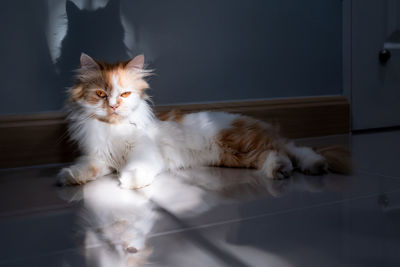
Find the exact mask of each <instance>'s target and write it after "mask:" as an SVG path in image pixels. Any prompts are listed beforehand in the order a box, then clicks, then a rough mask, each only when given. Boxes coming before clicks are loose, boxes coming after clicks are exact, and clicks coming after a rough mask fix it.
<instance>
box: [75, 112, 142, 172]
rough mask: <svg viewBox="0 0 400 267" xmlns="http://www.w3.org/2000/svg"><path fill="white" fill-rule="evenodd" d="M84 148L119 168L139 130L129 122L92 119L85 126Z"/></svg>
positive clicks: (132, 146)
mask: <svg viewBox="0 0 400 267" xmlns="http://www.w3.org/2000/svg"><path fill="white" fill-rule="evenodd" d="M82 130H83V140H82V141H83V142H81V144H82V147H83V149H84V150H85V151H86V153H87V154H89V155H92V156H94V157H96V158H98V159H99V160H102V161H104V163H106V164H107V165H109V166H111V167H113V168H115V169H119V168H121V167H122V166H123V165H124V164H125V161H126V157H127V154H128V153H129V152H130V151H131V150H132V149H133V148H134V146H135V140H137V136H138V134H139V133H138V130H137V128H136V126H135V125H134V124H131V123H129V122H125V123H119V124H108V123H104V122H101V121H98V120H95V119H93V120H90V121H88V122H86V123H85V125H84V126H83V129H82Z"/></svg>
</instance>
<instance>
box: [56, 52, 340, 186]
mask: <svg viewBox="0 0 400 267" xmlns="http://www.w3.org/2000/svg"><path fill="white" fill-rule="evenodd" d="M80 61H81V67H80V69H79V70H78V75H77V81H76V84H75V86H73V87H72V88H71V89H70V90H69V103H68V107H69V109H70V112H69V116H68V119H69V131H70V135H71V138H72V140H74V141H76V142H77V143H78V145H79V148H80V149H81V152H82V154H83V156H82V157H81V158H79V159H78V160H77V162H76V163H75V164H74V165H72V166H70V167H68V168H64V169H62V170H61V172H60V173H59V176H58V182H59V183H60V184H63V185H66V184H84V183H86V182H88V181H91V180H93V179H96V178H97V177H100V176H103V175H106V174H109V173H112V172H116V173H117V174H118V177H119V181H120V185H121V187H123V188H129V189H135V188H141V187H144V186H147V185H149V184H150V183H151V182H152V181H153V179H154V178H155V176H156V175H157V174H159V173H160V172H163V171H165V170H171V169H178V168H188V167H192V166H199V165H212V166H226V167H245V168H256V169H258V170H259V171H260V172H261V173H262V174H263V175H265V177H266V178H270V179H278V178H284V177H288V176H290V175H291V173H292V171H293V170H295V169H297V170H299V171H301V172H304V173H309V174H321V173H324V172H326V171H327V170H328V169H332V168H334V169H336V171H340V170H345V169H346V168H347V165H346V161H345V160H342V157H337V156H336V157H335V155H334V157H332V158H333V161H332V162H333V163H334V165H330V164H329V162H328V161H329V160H328V161H327V159H326V158H325V157H324V156H323V155H321V154H318V153H316V152H315V151H313V150H312V149H311V148H308V147H298V146H296V145H295V144H294V143H293V142H289V141H287V140H286V139H284V138H282V137H280V136H279V134H278V132H277V130H276V129H274V128H273V127H272V126H271V125H269V124H267V123H264V122H261V121H258V120H256V119H253V118H250V117H246V116H242V115H238V114H230V113H225V112H209V111H204V112H198V113H192V114H186V115H183V114H180V113H179V112H175V111H173V112H170V113H169V114H166V115H165V116H163V117H162V118H161V119H158V118H156V117H155V116H154V114H153V112H152V109H151V107H150V105H149V103H148V101H147V100H148V96H147V95H146V89H147V88H148V87H149V85H148V83H147V82H146V80H145V77H146V76H148V75H149V74H150V72H149V71H147V70H146V69H144V57H143V55H139V56H137V57H135V58H133V59H132V60H130V61H126V62H118V63H114V64H109V63H106V62H101V61H97V60H94V59H92V58H91V57H89V56H88V55H86V54H82V55H81V59H80ZM325 152H331V151H330V150H328V151H325ZM327 155H332V153H327ZM330 158H331V157H330ZM344 158H345V157H343V159H344Z"/></svg>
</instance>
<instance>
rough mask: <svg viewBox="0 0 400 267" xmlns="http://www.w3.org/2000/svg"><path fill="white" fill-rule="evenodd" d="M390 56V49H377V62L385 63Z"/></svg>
mask: <svg viewBox="0 0 400 267" xmlns="http://www.w3.org/2000/svg"><path fill="white" fill-rule="evenodd" d="M391 57H392V53H390V50H388V49H382V50H381V51H379V62H380V63H381V64H382V65H385V64H386V63H387V62H388V61H389V59H390V58H391Z"/></svg>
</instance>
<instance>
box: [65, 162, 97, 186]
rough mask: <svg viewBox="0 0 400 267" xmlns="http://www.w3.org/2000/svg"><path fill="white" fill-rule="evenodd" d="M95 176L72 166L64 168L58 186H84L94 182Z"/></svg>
mask: <svg viewBox="0 0 400 267" xmlns="http://www.w3.org/2000/svg"><path fill="white" fill-rule="evenodd" d="M94 179H95V176H94V175H92V173H91V172H88V171H81V170H79V169H78V168H77V167H75V165H74V166H71V167H68V168H63V169H62V170H61V171H60V172H59V173H58V175H57V185H59V186H64V185H82V184H85V183H87V182H89V181H91V180H94Z"/></svg>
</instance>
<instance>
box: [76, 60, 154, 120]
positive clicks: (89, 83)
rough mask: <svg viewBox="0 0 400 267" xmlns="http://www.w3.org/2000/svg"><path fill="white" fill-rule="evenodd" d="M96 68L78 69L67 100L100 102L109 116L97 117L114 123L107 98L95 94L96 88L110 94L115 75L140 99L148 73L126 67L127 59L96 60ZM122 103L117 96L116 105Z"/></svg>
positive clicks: (144, 96) (145, 86) (146, 85)
mask: <svg viewBox="0 0 400 267" xmlns="http://www.w3.org/2000/svg"><path fill="white" fill-rule="evenodd" d="M96 62H97V64H98V66H99V68H98V69H89V70H88V69H83V68H82V69H79V70H78V75H77V81H76V84H75V86H74V87H72V88H71V89H70V90H69V96H70V97H69V100H70V101H71V102H76V101H84V102H87V103H89V104H92V105H96V104H99V103H102V105H101V107H102V108H103V109H105V110H107V111H108V113H109V115H110V116H109V118H98V119H99V120H101V121H104V122H108V123H114V122H116V121H117V119H116V118H115V116H114V115H112V114H113V110H112V109H111V108H110V107H109V106H108V101H107V98H105V97H104V98H101V97H99V96H98V95H97V94H96V90H99V89H101V90H104V91H105V92H106V93H107V94H108V95H111V92H112V90H113V89H114V88H113V82H112V81H113V77H114V75H115V77H117V79H118V83H119V85H121V86H122V87H123V88H134V91H135V92H136V93H138V94H139V95H140V97H141V98H142V99H145V98H147V95H146V93H145V91H146V89H147V88H149V84H148V83H147V82H146V81H145V80H144V77H145V76H147V75H148V73H140V72H137V71H135V70H132V69H129V68H126V66H127V64H128V62H129V61H124V62H117V63H113V64H110V63H107V62H101V61H96ZM121 103H122V99H121V97H119V98H117V105H120V104H121Z"/></svg>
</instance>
